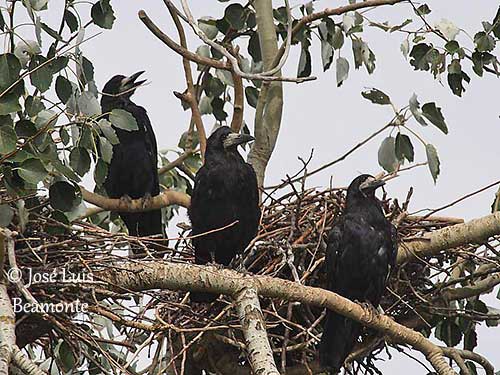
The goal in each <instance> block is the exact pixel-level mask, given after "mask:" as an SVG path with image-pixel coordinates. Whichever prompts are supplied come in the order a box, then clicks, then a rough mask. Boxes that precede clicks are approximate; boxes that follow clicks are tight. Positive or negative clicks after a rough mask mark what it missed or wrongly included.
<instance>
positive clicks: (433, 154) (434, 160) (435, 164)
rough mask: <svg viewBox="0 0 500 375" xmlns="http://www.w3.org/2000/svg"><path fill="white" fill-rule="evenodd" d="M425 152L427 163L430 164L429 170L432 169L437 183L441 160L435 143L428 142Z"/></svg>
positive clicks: (433, 177)
mask: <svg viewBox="0 0 500 375" xmlns="http://www.w3.org/2000/svg"><path fill="white" fill-rule="evenodd" d="M425 153H426V155H427V163H428V166H429V170H430V171H431V175H432V179H433V180H434V183H436V180H437V178H438V176H439V172H440V171H439V166H440V162H439V156H438V153H437V150H436V148H435V147H434V146H433V145H431V144H430V143H427V145H426V146H425Z"/></svg>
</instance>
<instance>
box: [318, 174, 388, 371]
mask: <svg viewBox="0 0 500 375" xmlns="http://www.w3.org/2000/svg"><path fill="white" fill-rule="evenodd" d="M382 185H384V182H383V181H380V180H376V179H375V178H374V177H373V176H370V175H366V174H364V175H361V176H359V177H356V178H355V179H354V180H353V181H352V182H351V184H350V185H349V188H348V189H347V199H346V207H345V210H344V212H343V213H342V215H341V216H340V218H339V219H338V220H337V222H336V223H335V224H334V227H333V229H332V230H331V232H330V234H329V236H328V241H327V242H328V243H327V250H326V272H327V283H328V285H327V288H328V289H329V290H331V291H333V292H335V293H338V294H340V295H341V296H344V297H346V298H348V299H350V300H351V301H358V302H368V303H370V304H371V305H373V307H377V306H378V305H379V303H380V299H381V298H382V295H383V294H384V291H385V286H386V282H387V279H388V276H389V273H390V271H391V268H392V267H394V265H395V262H396V255H397V238H396V229H395V228H394V226H393V225H392V224H391V223H390V222H389V221H388V220H387V219H386V218H385V216H384V212H383V210H382V206H381V204H380V202H379V201H378V199H377V198H376V197H375V190H376V189H377V188H378V187H380V186H382ZM361 328H362V326H361V325H360V324H359V323H357V322H354V321H352V320H350V319H347V318H345V317H344V316H342V315H339V314H336V313H334V312H332V311H328V312H327V315H326V320H325V323H324V327H323V336H322V337H321V343H320V347H319V355H320V362H321V365H322V366H323V368H326V369H329V370H330V371H332V372H334V373H338V372H339V371H340V368H341V367H342V365H343V364H344V361H345V359H346V358H347V356H348V355H349V353H350V352H351V351H352V349H353V348H354V345H355V344H356V342H357V339H358V337H359V335H360V334H361Z"/></svg>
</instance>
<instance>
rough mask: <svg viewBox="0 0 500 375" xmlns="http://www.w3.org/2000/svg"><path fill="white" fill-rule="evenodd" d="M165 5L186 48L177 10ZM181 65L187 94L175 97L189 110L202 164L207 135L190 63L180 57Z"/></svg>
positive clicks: (168, 3) (182, 44) (167, 4)
mask: <svg viewBox="0 0 500 375" xmlns="http://www.w3.org/2000/svg"><path fill="white" fill-rule="evenodd" d="M164 3H165V5H166V6H167V8H168V11H169V12H170V16H171V17H172V19H173V20H174V24H175V27H176V28H177V32H178V33H179V40H180V42H181V46H182V48H184V49H186V50H187V49H188V48H187V42H186V33H185V32H184V29H183V27H182V24H181V22H180V20H179V16H178V15H177V10H176V9H175V7H174V6H173V5H172V4H171V3H170V2H169V1H166V0H164ZM182 65H183V67H184V75H185V78H186V84H187V92H186V93H184V94H181V96H179V95H177V94H176V96H177V97H178V98H181V99H184V100H185V101H186V102H187V103H188V104H189V107H190V108H191V116H192V117H191V118H192V120H193V121H194V124H195V126H196V131H197V132H198V141H199V142H200V151H201V160H202V162H203V161H204V160H205V149H206V148H207V135H206V134H205V127H204V126H203V120H202V119H201V113H200V109H199V107H198V100H197V99H196V90H195V88H194V84H193V73H192V72H191V63H190V61H189V59H188V58H187V57H185V56H182Z"/></svg>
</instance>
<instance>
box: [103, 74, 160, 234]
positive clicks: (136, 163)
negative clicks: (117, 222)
mask: <svg viewBox="0 0 500 375" xmlns="http://www.w3.org/2000/svg"><path fill="white" fill-rule="evenodd" d="M142 73H144V72H143V71H141V72H137V73H135V74H133V75H131V76H130V77H125V76H122V75H116V76H114V77H113V78H111V79H110V80H109V81H108V82H107V83H106V85H105V86H104V89H103V95H102V98H101V107H102V111H103V113H106V112H111V111H112V110H113V109H123V110H125V111H127V112H130V113H131V114H132V116H134V118H135V120H136V121H137V126H138V128H139V129H138V130H135V131H126V130H123V129H120V128H117V127H114V126H113V128H114V130H115V131H116V135H117V136H118V139H119V141H120V143H118V144H116V145H114V146H113V158H112V159H111V164H110V165H109V169H108V175H107V177H106V180H105V181H104V188H105V189H106V192H107V194H108V196H109V197H110V198H122V197H125V199H129V198H132V199H139V198H144V199H148V198H150V197H152V196H155V195H158V194H159V193H160V185H159V182H158V169H157V165H158V153H157V146H156V138H155V134H154V132H153V128H152V126H151V122H150V121H149V117H148V114H147V112H146V110H145V109H144V108H143V107H141V106H138V105H137V104H135V103H134V102H132V100H130V97H131V96H132V94H133V93H134V92H135V90H136V88H137V87H139V86H140V85H142V84H143V83H144V82H145V81H137V78H139V76H140V75H141V74H142ZM120 217H121V218H122V220H123V221H124V222H125V225H126V226H127V228H128V231H129V234H130V235H132V236H150V235H155V234H162V232H163V226H162V219H161V210H154V211H147V212H135V213H132V212H120Z"/></svg>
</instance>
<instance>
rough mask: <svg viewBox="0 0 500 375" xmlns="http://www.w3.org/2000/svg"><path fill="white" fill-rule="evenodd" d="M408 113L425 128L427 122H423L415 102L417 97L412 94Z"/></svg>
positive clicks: (423, 119) (418, 104)
mask: <svg viewBox="0 0 500 375" xmlns="http://www.w3.org/2000/svg"><path fill="white" fill-rule="evenodd" d="M409 104H410V111H411V113H412V115H413V117H414V118H415V120H417V122H418V123H419V124H420V125H422V126H427V122H426V121H425V118H424V117H423V114H422V111H421V110H420V103H419V102H418V100H417V95H416V94H413V95H412V96H411V98H410V102H409Z"/></svg>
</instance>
